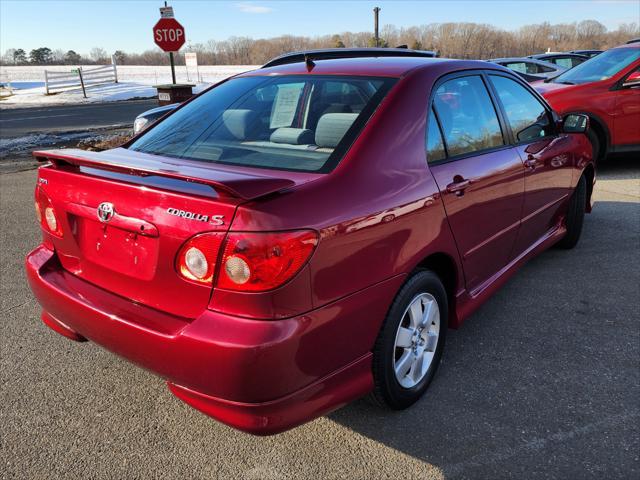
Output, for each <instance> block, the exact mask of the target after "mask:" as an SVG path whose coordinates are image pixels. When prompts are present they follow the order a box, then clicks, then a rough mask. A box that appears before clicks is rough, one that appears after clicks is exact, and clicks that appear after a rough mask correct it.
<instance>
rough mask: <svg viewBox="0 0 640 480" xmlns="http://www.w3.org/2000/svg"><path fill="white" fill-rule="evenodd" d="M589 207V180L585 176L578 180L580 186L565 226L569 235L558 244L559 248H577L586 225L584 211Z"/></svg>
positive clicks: (568, 212)
mask: <svg viewBox="0 0 640 480" xmlns="http://www.w3.org/2000/svg"><path fill="white" fill-rule="evenodd" d="M586 205H587V180H586V179H585V178H584V175H582V176H581V177H580V180H578V185H577V186H576V189H575V190H574V191H573V195H571V200H570V202H569V209H568V210H567V218H566V221H565V224H566V226H567V234H566V235H565V236H564V237H563V238H562V240H560V241H559V242H558V243H557V246H558V247H559V248H564V249H567V250H568V249H570V248H573V247H575V246H576V245H577V244H578V240H580V234H581V233H582V224H583V223H584V211H585V208H586Z"/></svg>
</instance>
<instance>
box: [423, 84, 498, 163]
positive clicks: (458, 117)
mask: <svg viewBox="0 0 640 480" xmlns="http://www.w3.org/2000/svg"><path fill="white" fill-rule="evenodd" d="M433 104H434V108H435V110H436V112H437V114H438V118H439V119H440V125H441V126H442V133H443V135H444V140H445V143H446V146H447V153H448V154H449V156H456V155H464V154H468V153H472V152H476V151H480V150H487V149H490V148H495V147H499V146H501V145H504V138H503V136H502V131H501V129H500V123H499V121H498V116H497V114H496V110H495V108H494V106H493V102H492V101H491V98H490V97H489V92H488V91H487V88H486V87H485V85H484V82H483V81H482V78H481V77H479V76H477V75H471V76H467V77H459V78H454V79H451V80H449V81H446V82H444V83H443V84H442V85H440V87H438V89H437V90H436V93H435V97H434V101H433Z"/></svg>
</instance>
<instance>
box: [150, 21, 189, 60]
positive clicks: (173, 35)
mask: <svg viewBox="0 0 640 480" xmlns="http://www.w3.org/2000/svg"><path fill="white" fill-rule="evenodd" d="M153 40H154V41H155V42H156V45H158V46H159V47H160V48H161V49H162V50H164V51H165V52H177V51H178V50H180V47H182V45H184V41H185V38H184V27H183V26H182V25H180V23H179V22H178V21H177V20H176V19H175V18H161V19H160V20H158V23H156V24H155V26H154V27H153Z"/></svg>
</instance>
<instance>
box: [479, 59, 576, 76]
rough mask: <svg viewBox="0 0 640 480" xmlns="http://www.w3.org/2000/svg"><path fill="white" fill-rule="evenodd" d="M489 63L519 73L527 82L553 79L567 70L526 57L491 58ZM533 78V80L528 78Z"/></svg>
mask: <svg viewBox="0 0 640 480" xmlns="http://www.w3.org/2000/svg"><path fill="white" fill-rule="evenodd" d="M488 61H489V62H493V63H497V64H498V65H502V66H504V67H507V68H508V69H510V70H513V71H514V72H516V73H519V74H520V75H522V76H523V77H525V79H527V80H528V81H530V80H534V79H535V80H545V79H547V78H555V77H557V76H558V75H560V74H561V73H562V72H564V71H566V70H567V69H566V68H564V67H561V66H560V65H555V64H553V63H549V62H544V61H542V60H536V59H535V58H528V57H509V58H493V59H491V60H488ZM528 77H533V78H531V79H530V78H528Z"/></svg>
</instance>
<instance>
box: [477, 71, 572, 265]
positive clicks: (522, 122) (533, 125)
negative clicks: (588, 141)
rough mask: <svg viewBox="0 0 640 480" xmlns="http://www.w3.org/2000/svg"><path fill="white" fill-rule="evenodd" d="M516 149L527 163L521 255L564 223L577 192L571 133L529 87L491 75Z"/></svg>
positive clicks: (497, 75)
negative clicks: (563, 131)
mask: <svg viewBox="0 0 640 480" xmlns="http://www.w3.org/2000/svg"><path fill="white" fill-rule="evenodd" d="M489 79H490V81H491V84H492V85H493V88H494V91H495V95H496V98H497V99H498V102H499V103H500V104H501V106H502V109H503V111H504V116H505V119H506V121H507V125H508V127H509V128H510V129H511V134H512V137H513V139H514V143H515V148H516V150H517V152H518V154H519V155H520V158H521V159H522V162H523V163H524V165H525V180H524V184H525V195H524V207H523V211H522V225H521V226H520V233H519V234H518V240H517V242H516V246H515V249H514V255H518V254H520V253H522V252H524V251H525V250H527V249H528V248H529V247H531V246H532V245H533V244H535V243H536V242H537V241H538V240H540V239H541V238H543V237H544V236H545V235H546V234H548V233H550V232H551V231H553V230H554V229H556V228H557V227H558V226H559V222H560V220H561V216H562V214H563V212H564V208H565V204H564V203H563V201H564V200H566V199H567V197H568V196H569V195H570V193H571V177H572V172H573V168H572V159H571V158H570V153H567V152H570V151H571V150H572V148H573V147H572V141H571V138H570V137H569V136H568V135H566V134H559V133H558V132H557V129H556V125H555V122H554V121H553V117H552V113H551V110H549V108H548V107H547V106H546V105H545V104H544V103H542V102H541V101H540V100H539V99H538V98H537V97H536V95H535V94H534V93H532V92H531V91H530V90H529V88H527V87H526V86H524V85H523V84H521V83H520V82H518V81H516V80H514V79H513V78H511V77H507V76H506V75H502V74H500V73H495V74H493V73H492V74H490V75H489Z"/></svg>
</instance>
